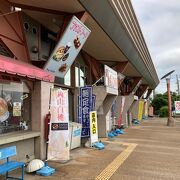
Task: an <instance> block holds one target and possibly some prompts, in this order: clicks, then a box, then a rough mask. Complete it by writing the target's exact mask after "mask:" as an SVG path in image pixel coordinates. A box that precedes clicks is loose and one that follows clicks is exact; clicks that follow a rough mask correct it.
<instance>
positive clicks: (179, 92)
mask: <svg viewBox="0 0 180 180" xmlns="http://www.w3.org/2000/svg"><path fill="white" fill-rule="evenodd" d="M176 80H177V94H178V95H179V94H180V92H179V79H178V75H177V74H176Z"/></svg>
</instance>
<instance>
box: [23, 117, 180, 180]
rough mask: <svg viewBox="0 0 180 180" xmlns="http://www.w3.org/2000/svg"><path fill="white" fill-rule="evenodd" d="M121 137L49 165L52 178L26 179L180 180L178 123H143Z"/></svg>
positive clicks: (35, 178) (27, 178)
mask: <svg viewBox="0 0 180 180" xmlns="http://www.w3.org/2000/svg"><path fill="white" fill-rule="evenodd" d="M125 132H126V133H125V134H124V135H120V136H118V137H117V138H113V139H111V140H107V139H103V141H104V142H105V144H106V149H105V150H102V151H98V150H94V149H87V148H77V149H75V150H73V151H71V160H70V161H69V162H68V163H65V164H60V163H52V162H51V163H50V165H51V166H52V167H55V168H56V172H55V174H54V175H52V176H49V177H42V176H38V175H35V174H29V175H28V174H26V175H25V180H38V179H40V180H44V179H47V180H50V179H51V180H66V179H67V180H88V179H89V180H91V179H96V180H108V179H111V180H122V179H123V180H131V179H132V180H150V179H151V180H161V179H162V180H176V179H177V180H180V121H177V122H176V125H175V127H167V126H166V119H150V120H145V121H144V122H142V123H141V125H138V126H133V127H131V128H128V129H126V130H125Z"/></svg>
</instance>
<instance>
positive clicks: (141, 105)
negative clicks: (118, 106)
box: [138, 101, 144, 121]
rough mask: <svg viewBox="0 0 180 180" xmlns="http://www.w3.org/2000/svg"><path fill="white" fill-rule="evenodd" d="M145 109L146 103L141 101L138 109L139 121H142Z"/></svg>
mask: <svg viewBox="0 0 180 180" xmlns="http://www.w3.org/2000/svg"><path fill="white" fill-rule="evenodd" d="M143 107H144V101H139V107H138V120H139V121H141V120H142V115H143Z"/></svg>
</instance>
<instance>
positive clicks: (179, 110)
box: [174, 101, 180, 114]
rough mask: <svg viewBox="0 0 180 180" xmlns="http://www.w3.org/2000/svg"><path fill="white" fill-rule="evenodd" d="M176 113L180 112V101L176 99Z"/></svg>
mask: <svg viewBox="0 0 180 180" xmlns="http://www.w3.org/2000/svg"><path fill="white" fill-rule="evenodd" d="M174 103H175V111H176V114H180V101H174Z"/></svg>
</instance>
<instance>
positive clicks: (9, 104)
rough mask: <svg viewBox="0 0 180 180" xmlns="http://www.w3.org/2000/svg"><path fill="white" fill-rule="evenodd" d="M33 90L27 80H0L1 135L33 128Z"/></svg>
mask: <svg viewBox="0 0 180 180" xmlns="http://www.w3.org/2000/svg"><path fill="white" fill-rule="evenodd" d="M30 114H31V92H30V89H29V88H28V86H27V84H26V82H24V81H19V82H11V81H3V80H2V81H0V135H1V134H4V133H8V132H13V131H24V130H29V129H31V117H30Z"/></svg>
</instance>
